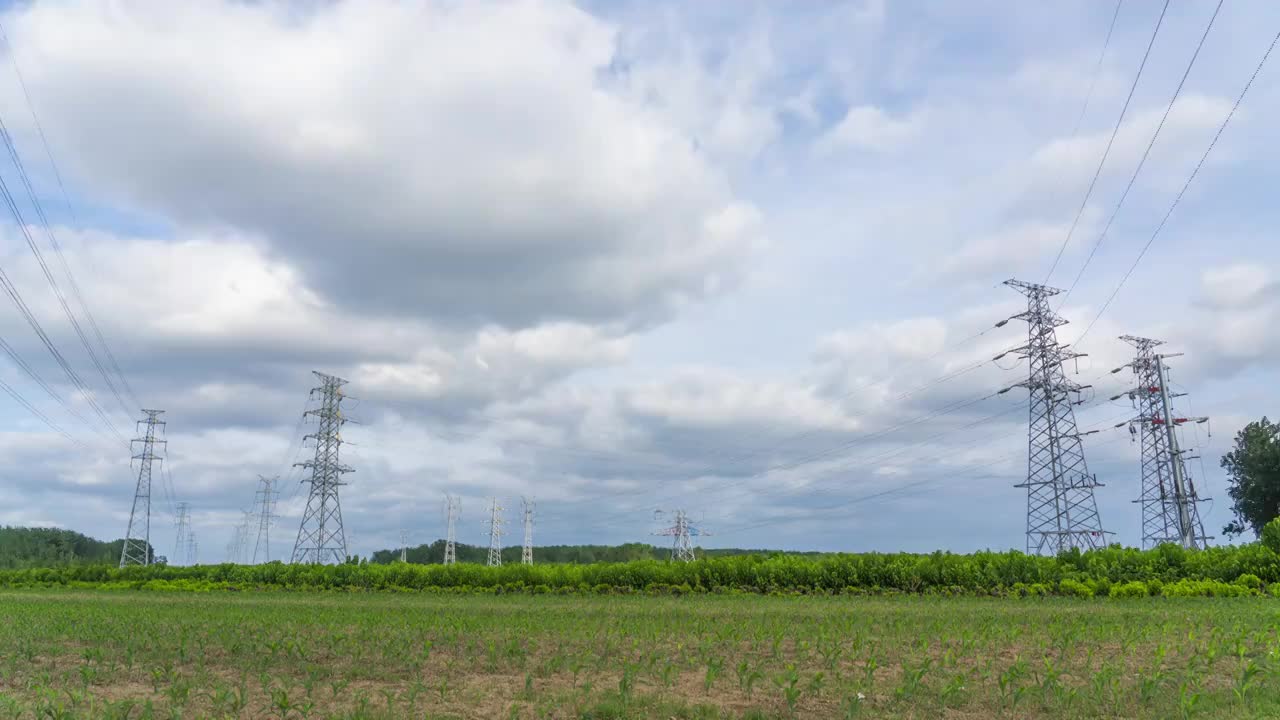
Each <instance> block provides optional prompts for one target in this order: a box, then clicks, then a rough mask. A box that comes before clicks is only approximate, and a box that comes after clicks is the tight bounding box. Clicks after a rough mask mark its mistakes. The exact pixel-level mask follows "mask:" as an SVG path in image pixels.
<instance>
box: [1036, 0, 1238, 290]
mask: <svg viewBox="0 0 1280 720" xmlns="http://www.w3.org/2000/svg"><path fill="white" fill-rule="evenodd" d="M1223 2H1225V0H1218V5H1217V7H1215V8H1214V9H1213V15H1212V16H1210V17H1209V22H1208V24H1207V25H1205V28H1204V33H1203V34H1201V35H1200V42H1198V43H1196V49H1195V52H1193V53H1192V54H1191V60H1190V61H1189V62H1187V69H1186V70H1184V71H1182V79H1180V80H1178V87H1177V88H1175V89H1174V91H1173V97H1171V98H1169V105H1168V106H1167V107H1166V108H1165V109H1164V115H1162V116H1161V117H1160V123H1159V124H1157V125H1156V129H1155V132H1153V133H1152V134H1151V140H1150V141H1148V142H1147V148H1146V149H1145V150H1143V151H1142V158H1141V159H1139V160H1138V166H1137V167H1135V168H1134V169H1133V174H1132V175H1130V176H1129V182H1128V183H1127V184H1126V185H1125V186H1124V192H1122V193H1120V200H1119V201H1117V202H1116V206H1115V209H1113V210H1112V211H1111V216H1110V217H1108V218H1107V224H1106V225H1105V226H1103V228H1102V232H1101V233H1099V234H1098V240H1097V241H1096V242H1095V243H1094V244H1093V247H1092V248H1091V249H1090V250H1089V256H1088V257H1087V258H1085V260H1084V265H1082V266H1081V267H1080V272H1078V273H1076V277H1075V279H1074V280H1072V281H1071V285H1069V286H1068V287H1067V291H1066V292H1065V293H1063V295H1062V300H1061V302H1060V303H1059V305H1058V308H1059V309H1061V308H1062V305H1065V304H1066V302H1067V298H1068V297H1069V296H1070V295H1071V291H1073V290H1075V289H1076V285H1078V284H1079V283H1080V278H1081V277H1083V276H1084V271H1085V270H1087V269H1088V268H1089V263H1090V262H1092V261H1093V256H1094V255H1095V254H1097V252H1098V248H1099V247H1101V246H1102V241H1103V240H1105V239H1106V237H1107V233H1108V232H1109V231H1110V230H1111V225H1112V223H1114V222H1115V220H1116V216H1117V215H1119V214H1120V208H1122V207H1124V201H1125V199H1126V198H1128V197H1129V191H1130V190H1132V189H1133V185H1134V183H1135V182H1136V181H1137V179H1138V175H1139V174H1140V173H1141V172H1142V168H1143V166H1144V165H1146V164H1147V158H1148V157H1150V156H1151V148H1153V147H1155V144H1156V140H1157V139H1158V138H1159V137H1160V131H1161V130H1163V129H1164V124H1165V122H1166V121H1167V120H1168V119H1169V114H1170V113H1171V112H1173V106H1174V104H1175V103H1177V101H1178V96H1179V95H1181V94H1182V87H1183V86H1184V85H1185V84H1186V82H1187V77H1188V76H1189V75H1191V68H1193V67H1195V64H1196V59H1197V58H1199V57H1200V49H1201V48H1203V47H1204V41H1205V39H1206V38H1208V37H1209V31H1210V30H1212V29H1213V21H1214V20H1216V19H1217V18H1218V11H1220V10H1222V3H1223Z"/></svg>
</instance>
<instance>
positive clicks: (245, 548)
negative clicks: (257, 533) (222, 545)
mask: <svg viewBox="0 0 1280 720" xmlns="http://www.w3.org/2000/svg"><path fill="white" fill-rule="evenodd" d="M253 516H254V513H253V512H252V511H250V510H241V511H240V522H238V523H236V527H235V530H234V531H232V533H231V540H230V541H229V542H228V543H227V562H229V563H235V564H237V565H248V564H249V526H250V525H252V524H253Z"/></svg>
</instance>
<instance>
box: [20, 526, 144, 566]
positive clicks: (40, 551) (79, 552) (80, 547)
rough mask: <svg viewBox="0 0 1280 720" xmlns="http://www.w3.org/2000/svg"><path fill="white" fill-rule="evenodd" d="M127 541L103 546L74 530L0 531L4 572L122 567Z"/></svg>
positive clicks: (23, 528) (28, 528)
mask: <svg viewBox="0 0 1280 720" xmlns="http://www.w3.org/2000/svg"><path fill="white" fill-rule="evenodd" d="M123 547H124V540H114V541H112V542H102V541H101V540H94V539H93V538H91V537H88V536H87V535H81V534H80V533H78V532H75V531H74V530H61V529H58V528H31V527H8V526H3V527H0V568H33V567H45V568H47V567H61V566H64V565H93V564H102V563H118V562H119V561H120V551H121V550H122V549H123Z"/></svg>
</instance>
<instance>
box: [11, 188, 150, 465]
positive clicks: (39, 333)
mask: <svg viewBox="0 0 1280 720" xmlns="http://www.w3.org/2000/svg"><path fill="white" fill-rule="evenodd" d="M0 197H3V199H4V201H5V205H6V206H7V207H8V209H9V213H10V214H11V215H13V219H14V221H15V223H16V224H17V226H18V229H19V230H20V231H21V232H22V234H23V236H24V237H26V238H27V242H28V244H29V245H34V244H35V240H34V239H33V238H32V237H31V231H30V229H29V228H28V227H27V224H26V221H24V220H23V218H22V211H21V210H20V209H19V208H18V205H17V202H16V201H15V200H14V198H13V194H12V193H11V192H9V186H8V184H7V183H6V182H5V181H4V178H3V176H0ZM0 288H3V289H4V292H5V294H6V295H8V296H9V299H10V300H11V301H12V302H13V304H14V306H15V307H17V308H18V311H19V312H20V313H21V314H22V317H23V319H24V320H26V321H27V325H29V326H30V327H31V329H32V330H33V331H34V332H35V334H36V337H37V338H38V339H39V340H40V343H41V344H42V345H44V347H45V349H46V350H48V351H49V354H50V355H52V356H53V359H54V360H55V361H56V362H57V363H58V366H59V367H60V368H62V371H63V373H65V374H66V376H67V378H68V379H70V380H71V382H72V384H73V385H74V386H75V387H76V388H77V389H79V390H80V392H81V394H82V396H83V397H84V399H85V402H87V403H88V404H89V406H90V407H91V408H92V409H93V411H94V412H95V413H96V414H97V416H98V418H99V420H100V421H101V422H102V424H103V427H105V428H107V429H108V430H109V431H110V432H111V433H113V434H114V435H115V436H116V440H117V441H119V442H120V443H121V444H125V445H127V444H128V443H127V442H126V441H125V439H124V436H123V435H122V434H121V433H120V430H119V428H118V427H116V425H115V424H114V423H113V422H111V419H110V418H108V417H107V415H106V413H105V412H104V411H103V409H102V407H101V406H100V405H99V404H98V401H97V400H96V399H95V398H94V396H93V392H92V391H91V390H90V389H89V387H88V385H86V384H85V382H84V380H82V379H81V378H80V376H79V375H78V374H76V371H75V370H74V369H73V368H72V367H71V364H70V363H68V362H67V359H66V358H65V357H63V355H62V353H61V351H59V350H58V347H57V346H56V345H55V344H54V342H53V340H52V339H51V338H50V337H49V335H48V333H46V332H45V329H44V326H42V325H41V324H40V321H39V320H37V319H36V316H35V314H34V313H32V312H31V308H30V307H29V306H28V305H27V303H26V301H25V300H24V299H23V298H22V294H21V293H20V292H18V288H17V286H16V285H15V284H14V283H13V281H12V280H10V279H9V275H8V273H6V272H5V271H4V268H3V267H0ZM5 351H6V353H7V354H9V356H10V357H11V358H13V359H14V361H15V362H17V363H18V365H19V366H20V367H22V368H23V369H24V370H25V371H26V372H27V373H28V374H29V375H31V376H32V378H33V379H35V380H37V382H38V383H40V384H41V387H43V388H44V389H45V390H46V391H47V392H49V393H51V394H52V395H53V396H54V397H55V398H57V399H58V402H59V403H60V404H63V405H64V407H66V405H65V403H63V401H62V399H61V397H60V396H58V395H57V393H55V392H54V391H53V389H52V388H50V387H49V386H48V385H47V384H45V383H44V380H43V379H42V378H40V377H39V376H38V375H36V374H35V372H34V370H33V369H31V368H30V366H29V365H27V363H26V362H25V361H24V360H22V359H21V358H20V357H19V356H18V355H17V353H16V352H15V351H14V350H13V349H12V348H11V347H9V346H8V344H7V343H6V344H5Z"/></svg>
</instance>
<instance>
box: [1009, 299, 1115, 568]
mask: <svg viewBox="0 0 1280 720" xmlns="http://www.w3.org/2000/svg"><path fill="white" fill-rule="evenodd" d="M1005 285H1008V286H1009V287H1011V288H1014V289H1015V290H1018V291H1019V292H1021V293H1022V294H1023V295H1026V296H1027V310H1026V312H1023V313H1020V314H1018V315H1014V316H1013V317H1012V318H1009V319H1010V320H1024V321H1026V323H1027V337H1028V341H1027V344H1026V345H1024V346H1022V347H1021V348H1018V349H1017V350H1015V351H1014V352H1017V353H1018V354H1019V355H1021V356H1022V357H1024V358H1026V359H1027V361H1028V365H1029V370H1030V374H1029V377H1028V378H1027V381H1026V382H1022V383H1018V384H1017V385H1014V386H1012V387H1010V388H1005V389H1004V390H1001V391H1000V392H1007V391H1008V390H1011V389H1012V388H1013V387H1024V388H1026V389H1027V390H1028V391H1029V393H1030V400H1031V402H1030V421H1029V424H1028V429H1027V439H1028V446H1029V447H1028V453H1027V481H1026V483H1023V484H1020V485H1018V486H1017V487H1024V488H1026V489H1027V552H1029V553H1040V554H1056V553H1058V552H1061V551H1063V550H1066V549H1068V548H1079V549H1081V550H1088V549H1090V548H1100V547H1104V546H1105V545H1106V535H1107V533H1106V531H1104V530H1103V529H1102V520H1101V518H1100V517H1099V516H1098V503H1097V500H1096V499H1095V498H1094V495H1093V490H1094V488H1096V487H1099V483H1098V479H1097V478H1096V477H1095V476H1093V475H1090V474H1089V468H1088V466H1087V465H1086V464H1085V460H1084V443H1083V442H1082V441H1081V438H1082V437H1084V436H1085V435H1091V434H1093V433H1094V432H1097V431H1096V430H1093V431H1090V432H1086V433H1081V432H1079V431H1078V430H1077V429H1076V413H1075V406H1076V405H1078V404H1079V403H1080V402H1082V401H1080V400H1079V399H1078V398H1079V395H1080V392H1081V391H1082V390H1084V389H1085V388H1086V387H1088V386H1085V385H1080V384H1078V383H1075V382H1072V381H1070V380H1067V376H1066V371H1065V370H1063V367H1062V364H1063V363H1065V362H1066V361H1068V360H1073V359H1075V358H1079V357H1084V354H1083V353H1078V352H1075V351H1072V350H1069V349H1067V347H1066V346H1064V345H1060V344H1059V343H1058V332H1057V328H1059V327H1061V326H1063V325H1066V324H1067V321H1066V320H1064V319H1063V318H1062V317H1060V316H1059V315H1058V314H1057V313H1055V312H1053V310H1051V309H1049V298H1050V297H1053V296H1054V295H1057V294H1058V293H1060V292H1062V291H1061V290H1058V289H1056V288H1051V287H1047V286H1045V285H1037V284H1035V283H1028V282H1023V281H1021V280H1008V281H1006V282H1005ZM1007 322H1008V320H1003V321H1001V322H1000V323H998V324H997V327H999V326H1003V325H1004V324H1005V323H1007ZM1073 396H1075V398H1076V399H1075V400H1073V399H1072V397H1073Z"/></svg>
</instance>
